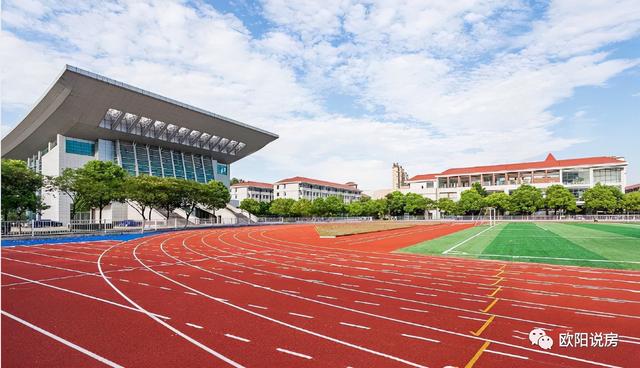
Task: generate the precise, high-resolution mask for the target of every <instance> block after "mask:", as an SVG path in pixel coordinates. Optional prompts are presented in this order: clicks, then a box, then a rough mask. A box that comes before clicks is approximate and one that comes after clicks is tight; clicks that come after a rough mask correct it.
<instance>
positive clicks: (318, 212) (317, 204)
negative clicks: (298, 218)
mask: <svg viewBox="0 0 640 368" xmlns="http://www.w3.org/2000/svg"><path fill="white" fill-rule="evenodd" d="M328 213H329V209H328V208H327V204H326V203H325V201H324V198H322V197H318V198H316V199H314V200H313V202H311V214H312V215H314V216H319V217H323V216H327V214H328Z"/></svg>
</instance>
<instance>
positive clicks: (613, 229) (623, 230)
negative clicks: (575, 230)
mask: <svg viewBox="0 0 640 368" xmlns="http://www.w3.org/2000/svg"><path fill="white" fill-rule="evenodd" d="M571 225H573V226H580V227H584V228H587V229H594V230H600V231H606V232H608V233H613V234H619V235H624V236H629V237H632V238H640V227H633V226H618V225H612V224H596V223H582V222H581V223H571Z"/></svg>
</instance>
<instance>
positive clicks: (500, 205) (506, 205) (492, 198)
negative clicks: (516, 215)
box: [484, 192, 511, 214]
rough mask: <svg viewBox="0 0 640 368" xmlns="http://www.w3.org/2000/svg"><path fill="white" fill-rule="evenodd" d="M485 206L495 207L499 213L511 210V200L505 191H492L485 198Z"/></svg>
mask: <svg viewBox="0 0 640 368" xmlns="http://www.w3.org/2000/svg"><path fill="white" fill-rule="evenodd" d="M484 203H485V206H487V207H493V208H495V209H496V212H498V213H499V214H504V213H505V212H506V211H510V210H511V200H510V198H509V195H508V194H507V193H505V192H497V193H491V194H489V195H488V196H487V197H486V198H485V199H484Z"/></svg>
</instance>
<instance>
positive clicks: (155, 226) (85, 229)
mask: <svg viewBox="0 0 640 368" xmlns="http://www.w3.org/2000/svg"><path fill="white" fill-rule="evenodd" d="M387 220H393V221H423V222H478V221H488V220H489V218H488V217H487V216H445V217H441V218H439V219H425V218H424V216H403V217H390V218H388V219H387ZM359 221H373V218H372V217H366V216H365V217H258V219H257V221H251V220H249V219H247V218H223V219H200V218H193V219H190V221H189V222H187V221H186V220H185V219H182V218H170V219H169V220H146V221H136V220H119V221H112V220H109V219H106V220H104V219H103V220H102V221H98V220H73V221H71V222H70V223H69V224H66V225H65V224H63V223H61V222H57V221H51V220H31V221H3V222H2V223H1V229H2V237H44V236H48V235H65V234H87V233H127V232H146V231H155V230H165V229H182V228H202V227H215V226H234V225H260V224H291V223H322V222H324V223H327V222H359ZM494 221H497V222H519V221H521V222H527V221H556V222H558V221H566V222H573V221H583V222H639V223H640V214H634V215H530V216H526V215H522V216H496V217H495V218H494Z"/></svg>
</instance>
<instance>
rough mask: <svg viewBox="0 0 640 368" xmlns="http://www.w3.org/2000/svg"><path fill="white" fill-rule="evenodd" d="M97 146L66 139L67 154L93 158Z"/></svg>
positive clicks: (91, 143)
mask: <svg viewBox="0 0 640 368" xmlns="http://www.w3.org/2000/svg"><path fill="white" fill-rule="evenodd" d="M95 150H96V145H95V143H93V142H86V141H79V140H75V139H71V138H66V139H65V152H66V153H73V154H75V155H83V156H93V155H94V154H95Z"/></svg>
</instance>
